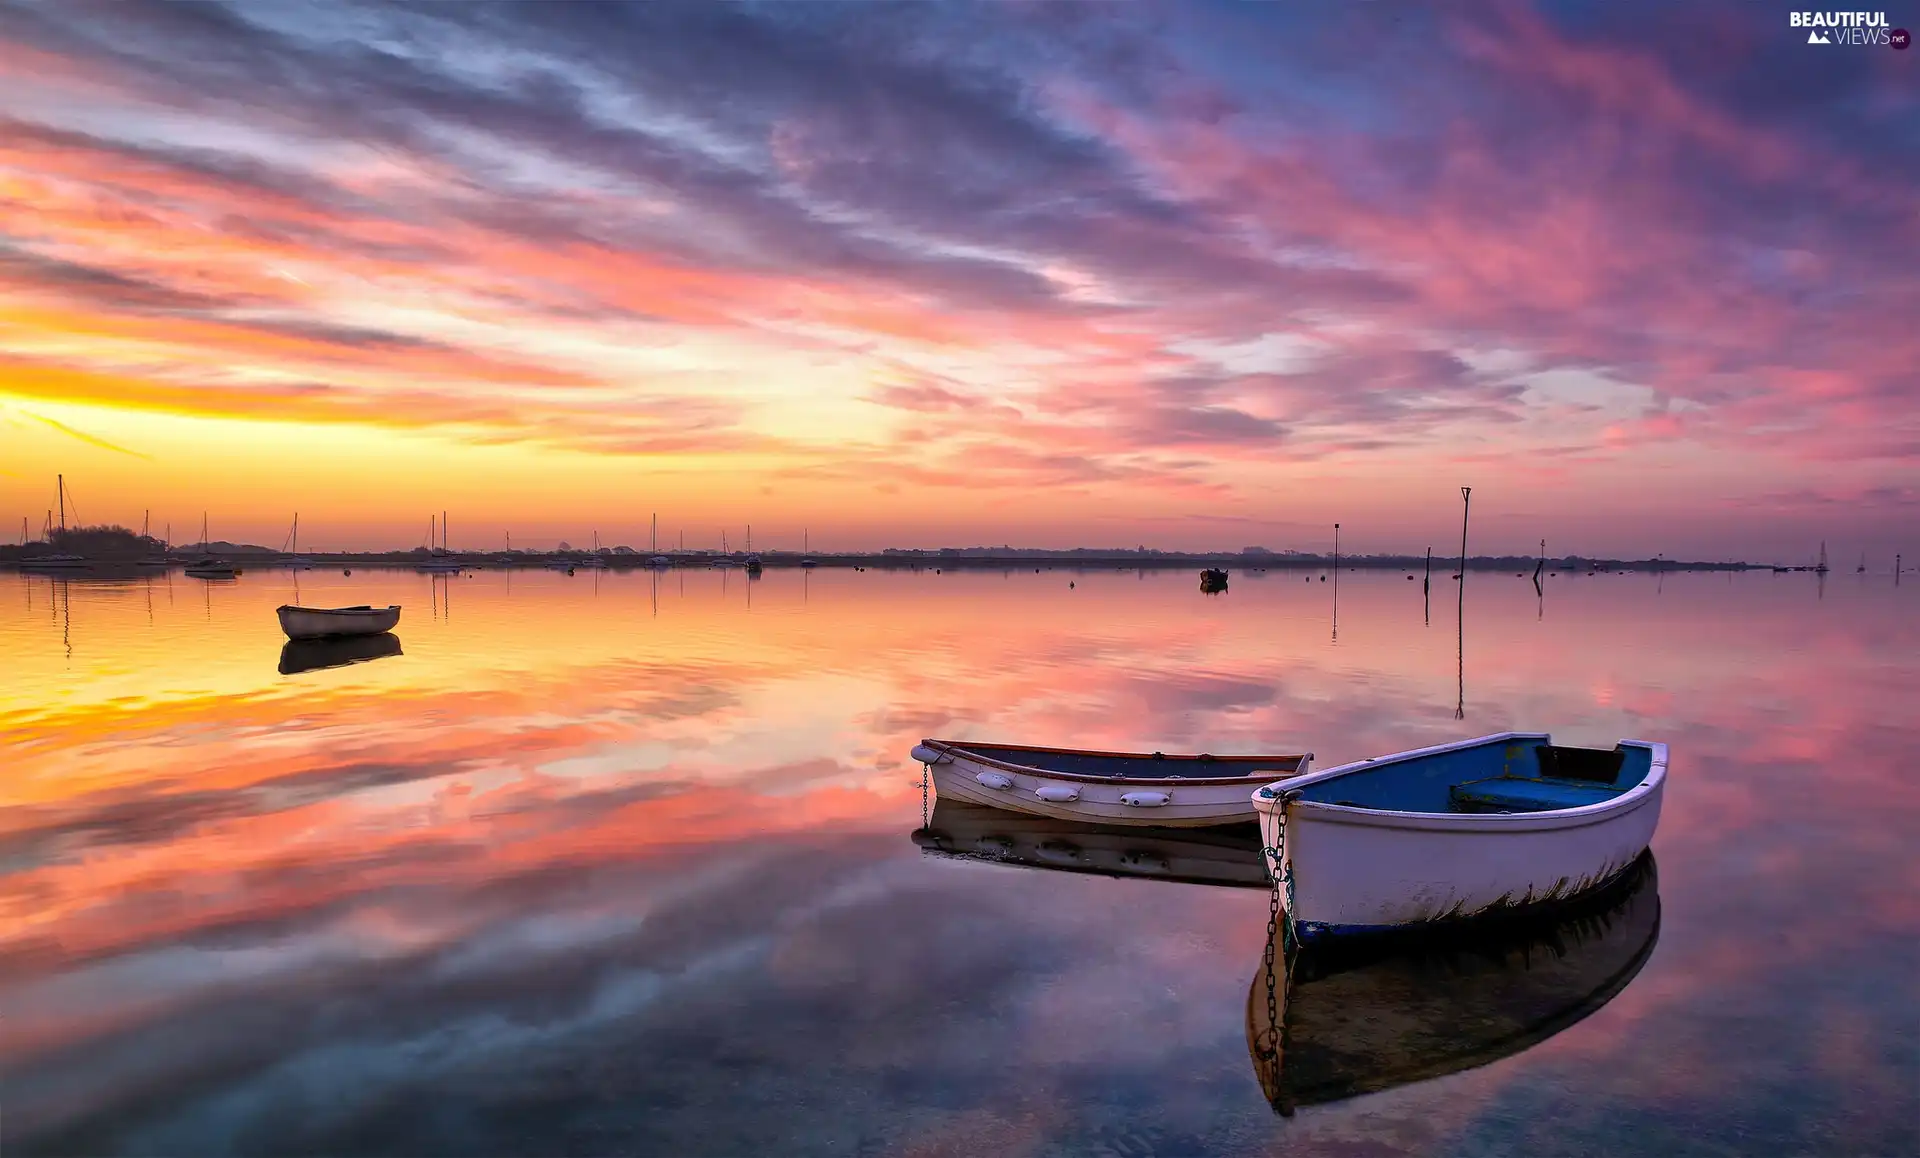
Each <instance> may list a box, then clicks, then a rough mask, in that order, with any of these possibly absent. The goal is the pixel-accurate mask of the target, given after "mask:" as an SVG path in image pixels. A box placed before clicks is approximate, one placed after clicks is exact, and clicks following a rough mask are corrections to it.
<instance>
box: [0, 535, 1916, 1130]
mask: <svg viewBox="0 0 1920 1158" xmlns="http://www.w3.org/2000/svg"><path fill="white" fill-rule="evenodd" d="M1318 574H1319V573H1318V572H1314V573H1312V574H1311V575H1310V576H1308V577H1306V578H1305V579H1304V580H1303V576H1301V575H1300V574H1297V573H1293V574H1290V573H1287V572H1282V571H1272V572H1268V573H1265V574H1263V575H1246V574H1239V573H1236V574H1235V576H1234V578H1233V582H1232V589H1231V590H1230V591H1229V592H1228V593H1227V594H1225V595H1223V596H1218V597H1208V596H1203V595H1201V594H1199V592H1198V591H1197V590H1196V580H1195V577H1194V575H1193V574H1192V573H1191V572H1187V571H1178V572H1165V573H1145V574H1138V573H1135V572H1086V573H1071V572H1067V571H1064V570H1058V571H1045V572H1041V573H1034V572H1032V571H1031V570H1027V571H1015V572H1012V573H1009V574H1002V573H998V572H989V573H979V572H972V573H948V574H939V575H937V574H935V573H933V572H932V571H922V572H918V573H913V572H901V573H887V572H880V571H866V572H854V571H846V570H822V571H818V572H813V573H802V572H793V571H772V572H769V573H768V574H767V575H766V577H765V578H764V579H763V580H760V581H755V582H749V581H748V580H747V579H746V578H745V577H744V576H743V575H741V574H738V573H733V574H726V573H720V572H693V573H680V572H674V573H671V574H668V575H666V576H664V577H660V578H655V577H654V576H651V575H648V574H605V575H596V574H592V573H581V574H578V575H575V576H571V577H569V576H566V575H563V574H558V573H547V572H537V573H536V572H519V573H512V574H508V573H499V572H494V573H486V572H483V573H478V574H472V575H466V576H461V577H457V578H453V579H438V580H434V579H429V578H427V577H425V576H421V575H416V574H413V573H410V572H403V571H375V570H356V572H355V574H354V575H353V576H351V577H346V576H342V575H340V574H338V573H337V572H320V571H316V572H308V573H305V574H301V575H299V576H295V575H293V574H290V573H285V572H257V573H249V574H247V575H245V576H243V577H242V578H241V579H240V580H238V581H237V582H230V583H205V582H201V581H198V580H192V579H187V578H184V577H182V576H180V575H178V574H177V573H176V574H173V575H171V576H166V575H162V576H155V577H151V578H143V579H138V580H131V581H93V582H87V581H71V582H67V581H57V580H49V579H46V578H36V577H21V576H17V575H6V574H0V655H3V656H4V666H0V735H4V736H5V740H6V746H5V750H4V756H3V757H0V760H3V763H4V770H3V771H0V803H3V804H4V809H3V810H0V906H4V909H3V910H0V1012H3V1013H4V1015H5V1016H4V1021H0V1147H5V1150H6V1152H7V1153H10V1154H31V1153H86V1154H119V1153H126V1154H196V1155H200V1154H209V1155H210V1154H223V1153H344V1152H369V1153H392V1154H442V1153H445V1154H453V1153H458V1154H528V1153H595V1154H609V1153H653V1154H689V1155H692V1154H746V1153H765V1152H780V1153H794V1154H882V1153H888V1154H895V1153H897V1154H916V1155H932V1154H983V1153H994V1154H1011V1155H1029V1154H1036V1155H1037V1154H1087V1153H1113V1154H1126V1155H1142V1154H1182V1155H1186V1154H1248V1153H1270V1154H1282V1153H1284V1154H1288V1155H1298V1154H1322V1153H1323V1154H1337V1155H1349V1156H1351V1155H1376V1154H1377V1155H1389V1154H1403V1153H1405V1154H1514V1155H1522V1154H1525V1155H1540V1154H1605V1153H1620V1152H1623V1151H1629V1150H1632V1151H1638V1152H1660V1153H1666V1154H1702V1155H1722V1154H1780V1153H1794V1154H1836V1155H1838V1154H1912V1153H1915V1152H1920V1134H1917V1133H1916V1122H1917V1121H1920V1094H1917V1093H1916V1091H1917V1090H1920V1060H1917V1058H1916V1044H1915V1043H1916V1042H1920V993H1917V992H1916V981H1915V978H1916V977H1920V968H1916V966H1920V958H1917V956H1916V952H1915V945H1916V934H1917V933H1920V863H1917V862H1916V858H1915V856H1914V854H1913V851H1912V850H1913V847H1914V844H1913V841H1914V837H1913V833H1914V832H1916V831H1920V777H1916V776H1915V774H1914V773H1915V769H1916V767H1920V711H1916V710H1915V704H1916V703H1920V648H1917V646H1916V645H1920V614H1917V613H1916V606H1917V602H1916V601H1917V600H1920V585H1913V584H1909V585H1907V586H1905V587H1902V588H1898V589H1896V588H1895V587H1894V586H1893V585H1892V581H1891V579H1889V578H1873V579H1866V580H1858V579H1856V578H1855V577H1854V576H1850V575H1849V576H1845V577H1843V578H1837V579H1831V580H1830V581H1828V582H1826V583H1825V584H1824V586H1816V582H1815V579H1814V577H1813V576H1810V575H1780V576H1776V575H1772V574H1770V573H1769V574H1748V575H1736V576H1728V575H1724V574H1722V575H1707V574H1700V575H1666V576H1654V575H1602V576H1556V577H1553V578H1551V579H1549V580H1548V581H1547V583H1546V593H1545V598H1544V599H1542V600H1536V598H1535V595H1534V591H1533V588H1532V586H1531V585H1530V584H1529V583H1527V582H1526V581H1525V580H1523V579H1519V578H1515V577H1512V576H1510V575H1482V574H1474V575H1470V576H1469V580H1468V585H1467V592H1466V599H1465V609H1464V621H1462V620H1461V619H1458V618H1456V605H1455V602H1454V585H1453V584H1452V583H1451V582H1450V581H1447V580H1445V579H1444V578H1442V579H1440V580H1439V581H1438V583H1437V587H1439V588H1442V590H1436V591H1435V593H1434V594H1435V600H1434V604H1433V606H1432V608H1431V611H1430V620H1431V621H1430V622H1429V614H1428V613H1427V611H1426V609H1424V608H1423V602H1422V599H1421V594H1420V586H1421V585H1420V582H1419V581H1418V580H1417V579H1416V580H1414V581H1412V582H1408V581H1407V580H1406V579H1405V578H1404V577H1403V576H1402V575H1401V574H1399V573H1367V572H1350V573H1347V574H1343V575H1342V576H1341V577H1340V581H1339V584H1338V586H1339V595H1338V599H1339V602H1338V610H1337V616H1336V613H1335V606H1334V591H1333V588H1334V586H1335V585H1334V584H1333V583H1331V582H1328V583H1322V582H1320V581H1319V580H1318ZM296 579H297V582H298V599H299V600H300V601H301V602H304V603H308V604H315V605H342V604H354V603H367V602H371V603H376V604H379V603H386V602H399V603H402V604H404V605H405V613H404V616H403V618H402V620H401V623H400V626H399V628H398V630H397V633H396V634H397V635H398V636H399V638H400V641H401V648H400V654H397V655H389V656H384V657H377V658H373V659H371V660H369V661H368V662H363V663H358V664H353V665H350V666H345V667H338V668H319V669H313V670H293V671H292V674H281V671H280V667H281V666H282V650H283V649H282V643H283V640H282V638H281V636H280V634H279V631H278V628H277V625H276V623H275V621H274V616H273V608H274V607H275V606H276V605H278V604H280V603H283V602H290V601H293V600H294V599H295V597H296V591H295V584H296ZM1069 581H1072V582H1073V583H1074V586H1073V587H1072V588H1069V587H1068V583H1069ZM299 666H300V665H299V664H298V663H295V664H293V665H292V667H293V668H294V669H297V668H298V667H299ZM1507 728H1520V729H1539V730H1549V731H1552V732H1553V733H1554V734H1555V737H1556V739H1558V740H1560V741H1562V742H1568V743H1576V744H1596V745H1611V744H1612V743H1613V741H1615V740H1617V739H1619V738H1622V737H1637V738H1644V739H1654V740H1664V741H1666V742H1668V743H1669V744H1671V745H1672V774H1671V779H1670V781H1669V785H1668V792H1667V797H1666V808H1665V813H1664V815H1663V818H1662V821H1661V827H1660V830H1659V834H1658V836H1657V837H1656V839H1655V842H1654V852H1655V855H1656V858H1657V861H1658V866H1659V869H1658V885H1657V889H1658V905H1659V917H1658V935H1657V940H1652V939H1649V938H1642V939H1641V940H1635V941H1632V942H1631V943H1628V944H1626V948H1625V950H1621V951H1622V952H1623V953H1624V957H1623V959H1629V958H1630V959H1632V960H1634V962H1635V968H1636V969H1637V972H1634V973H1632V974H1631V975H1630V976H1628V975H1625V974H1621V975H1619V979H1622V980H1624V988H1620V989H1619V991H1618V992H1617V993H1616V994H1613V995H1611V996H1610V999H1607V1000H1604V1002H1603V1003H1601V1004H1599V1007H1598V1008H1595V1009H1592V1010H1591V1011H1588V1012H1585V1014H1584V1016H1583V1017H1581V1018H1580V1019H1579V1020H1577V1021H1575V1022H1574V1023H1573V1024H1571V1025H1568V1026H1566V1027H1565V1028H1562V1029H1559V1030H1558V1031H1557V1032H1553V1033H1551V1034H1549V1035H1548V1036H1546V1037H1545V1039H1544V1040H1541V1041H1539V1042H1538V1043H1537V1044H1531V1045H1528V1046H1527V1047H1526V1048H1522V1049H1520V1050H1519V1052H1515V1053H1512V1054H1510V1055H1509V1056H1504V1057H1497V1058H1495V1059H1494V1060H1491V1061H1489V1062H1488V1063H1487V1064H1484V1065H1481V1066H1478V1067H1477V1068H1471V1069H1467V1070H1465V1071H1463V1072H1457V1073H1452V1074H1449V1075H1447V1076H1441V1077H1436V1078H1431V1079H1428V1080H1421V1081H1413V1082H1410V1083H1402V1084H1399V1085H1394V1086H1391V1087H1390V1088H1386V1089H1382V1090H1379V1091H1378V1092H1371V1093H1364V1094H1361V1095H1359V1096H1357V1097H1349V1098H1346V1099H1344V1100H1336V1101H1331V1102H1328V1103H1325V1104H1316V1105H1311V1106H1303V1107H1302V1108H1301V1109H1300V1110H1299V1112H1298V1113H1297V1114H1296V1115H1295V1116H1294V1117H1292V1118H1290V1119H1281V1118H1278V1117H1276V1116H1275V1115H1274V1114H1273V1113H1272V1111H1271V1110H1270V1109H1269V1107H1268V1105H1267V1101H1266V1098H1265V1097H1264V1096H1263V1094H1262V1090H1261V1084H1260V1080H1259V1077H1258V1075H1257V1074H1256V1072H1255V1067H1254V1065H1253V1063H1252V1061H1251V1060H1250V1057H1249V1051H1248V1043H1247V1021H1248V1015H1249V1004H1248V998H1249V987H1250V985H1251V984H1253V983H1254V982H1255V981H1256V977H1257V974H1258V973H1259V971H1260V969H1261V965H1262V957H1263V949H1264V948H1265V945H1266V941H1267V929H1266V919H1267V908H1268V904H1267V895H1266V893H1265V891H1263V890H1260V889H1245V888H1212V887H1207V886H1204V885H1194V884H1179V883H1168V882H1154V881H1133V880H1115V879H1109V878H1106V877H1101V876H1097V875H1084V874H1070V873H1059V872H1048V871H1043V870H1039V869H1031V868H1013V867H1006V866H1000V865H988V864H979V863H973V862H970V861H967V860H964V859H955V858H953V857H948V856H939V855H931V854H927V853H923V852H922V850H921V848H920V847H919V846H918V845H917V844H916V843H915V841H914V840H913V839H911V837H912V834H913V833H914V830H915V829H917V828H919V827H920V826H921V823H922V819H923V813H922V809H923V805H924V801H923V798H922V790H921V787H920V770H919V768H918V766H917V765H914V764H912V762H911V761H910V759H909V758H908V756H907V752H908V750H909V749H910V748H911V746H912V745H913V743H914V742H916V741H917V740H919V739H921V738H923V737H926V736H942V737H970V738H976V739H1001V740H1009V741H1016V742H1020V741H1024V742H1033V743H1055V744H1067V745H1083V746H1087V747H1101V748H1141V749H1162V750H1166V751H1199V750H1207V751H1213V752H1220V753H1226V752H1235V751H1246V752H1251V751H1274V750H1283V751H1284V750H1296V749H1300V748H1304V749H1310V750H1312V751H1314V752H1315V753H1316V754H1317V757H1318V763H1319V764H1320V765H1321V766H1326V765H1329V764H1331V763H1333V762H1338V761H1344V760H1347V759H1353V758H1358V757H1362V756H1368V755H1378V754H1382V753H1385V752H1389V751H1394V750H1398V749H1402V748H1407V747H1412V746H1416V745H1421V744H1429V743H1437V742H1442V741H1446V740H1451V739H1457V738H1462V737H1467V736H1473V735H1479V734H1483V733H1487V732H1493V731H1498V730H1502V729H1507ZM1636 911H1644V909H1642V910H1636ZM1634 935H1635V936H1636V937H1638V936H1639V934H1637V933H1636V934H1634ZM1643 941H1644V942H1645V944H1646V945H1650V946H1651V949H1650V955H1646V954H1641V953H1640V952H1639V947H1640V946H1641V945H1642V942H1643ZM1642 957H1644V960H1641V958H1642ZM1401 972H1402V973H1404V972H1405V971H1404V970H1402V971H1401ZM1616 973H1617V971H1616ZM1394 975H1396V976H1398V975H1399V974H1394ZM1612 975H1613V974H1609V976H1612ZM1496 980H1497V979H1496ZM1328 991H1329V992H1333V991H1335V990H1328Z"/></svg>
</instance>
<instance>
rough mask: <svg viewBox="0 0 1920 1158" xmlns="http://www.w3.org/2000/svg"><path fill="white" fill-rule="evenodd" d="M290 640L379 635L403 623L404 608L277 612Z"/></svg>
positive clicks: (283, 609) (287, 609)
mask: <svg viewBox="0 0 1920 1158" xmlns="http://www.w3.org/2000/svg"><path fill="white" fill-rule="evenodd" d="M274 614H276V615H278V616H279V617H280V630H282V631H284V632H286V633H287V638H289V639H329V638H332V637H335V636H342V635H379V634H380V633H382V632H386V631H392V630H393V626H394V624H396V623H399V622H400V606H399V604H394V605H392V606H389V607H370V606H367V605H365V604H362V605H360V606H358V607H295V606H293V605H291V604H287V605H285V606H282V607H278V608H275V609H274Z"/></svg>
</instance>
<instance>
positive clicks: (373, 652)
mask: <svg viewBox="0 0 1920 1158" xmlns="http://www.w3.org/2000/svg"><path fill="white" fill-rule="evenodd" d="M399 654H400V637H399V636H397V635H394V634H393V633H392V632H382V633H381V634H379V635H348V636H334V637H329V638H326V639H290V640H288V641H287V645H286V646H285V647H283V648H281V649H280V674H281V675H293V674H295V673H297V672H303V671H316V670H318V669H320V668H327V667H346V666H347V665H348V664H355V663H365V662H367V661H368V660H373V659H384V658H386V657H387V656H390V655H399Z"/></svg>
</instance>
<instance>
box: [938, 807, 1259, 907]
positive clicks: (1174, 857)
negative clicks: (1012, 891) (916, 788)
mask: <svg viewBox="0 0 1920 1158" xmlns="http://www.w3.org/2000/svg"><path fill="white" fill-rule="evenodd" d="M913 842H914V843H915V844H917V845H919V846H920V848H921V850H922V851H923V852H924V853H926V854H928V855H933V856H941V857H951V858H953V859H957V860H978V861H990V862H992V863H994V864H1007V865H1020V866H1024V867H1029V868H1039V869H1054V870H1057V871H1061V872H1080V873H1097V874H1099V875H1102V876H1110V877H1145V878H1148V879H1151V880H1163V881H1180V882H1183V883H1186V884H1206V885H1225V886H1230V887H1237V888H1265V887H1267V870H1266V867H1265V863H1264V862H1263V861H1262V860H1261V859H1260V830H1259V828H1258V826H1256V825H1253V824H1236V825H1227V826H1224V827H1213V828H1140V827H1130V826H1122V825H1111V824H1080V823H1077V822H1075V821H1071V820H1055V819H1053V818H1052V817H1048V816H1028V815H1024V814H1022V813H1018V812H1008V811H1005V810H1004V809H999V808H982V807H980V806H979V805H977V804H962V803H959V802H957V801H953V800H944V799H943V800H941V801H939V802H937V803H936V804H935V805H934V808H933V816H932V817H931V818H930V819H929V820H928V822H927V827H925V828H922V829H919V830H917V831H915V832H914V834H913Z"/></svg>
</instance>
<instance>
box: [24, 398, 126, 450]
mask: <svg viewBox="0 0 1920 1158" xmlns="http://www.w3.org/2000/svg"><path fill="white" fill-rule="evenodd" d="M20 413H22V414H24V415H26V416H27V417H28V418H31V419H33V420H34V421H35V422H39V423H44V424H45V425H47V426H50V427H52V428H53V429H55V430H57V431H59V432H60V433H62V434H64V435H66V436H67V437H69V438H77V439H79V440H80V441H81V442H84V443H86V444H87V445H88V446H97V447H99V448H101V449H102V450H111V451H113V452H114V453H116V454H125V455H131V456H132V457H134V458H147V459H150V458H152V457H153V456H152V455H150V454H144V453H142V452H140V451H137V450H129V449H127V448H126V447H124V446H120V445H118V444H117V443H112V442H108V441H107V440H106V439H104V438H100V437H98V436H97V435H92V434H88V433H87V432H86V431H84V430H75V429H74V428H73V427H71V426H68V425H67V424H66V423H64V422H61V421H59V420H58V419H53V418H48V417H47V416H46V415H44V414H35V413H34V412H33V411H31V410H22V411H20Z"/></svg>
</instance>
